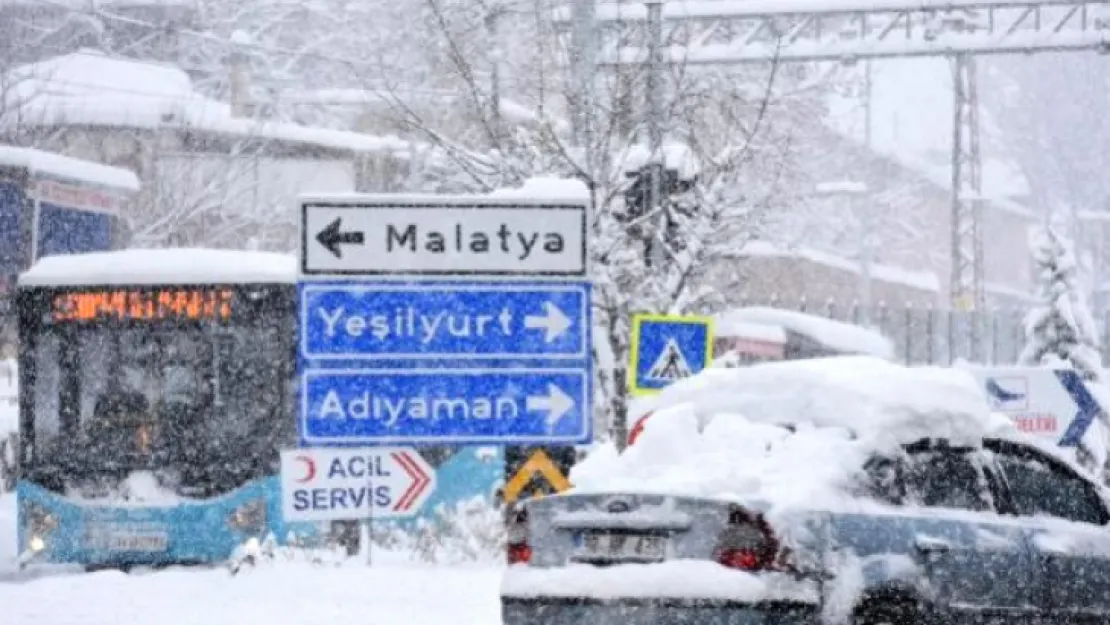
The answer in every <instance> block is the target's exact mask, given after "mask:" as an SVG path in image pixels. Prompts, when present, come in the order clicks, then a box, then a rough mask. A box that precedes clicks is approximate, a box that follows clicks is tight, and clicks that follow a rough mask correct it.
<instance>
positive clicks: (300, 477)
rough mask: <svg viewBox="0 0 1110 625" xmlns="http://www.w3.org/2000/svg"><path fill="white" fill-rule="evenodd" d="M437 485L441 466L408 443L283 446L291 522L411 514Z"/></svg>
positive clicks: (284, 497) (285, 503)
mask: <svg viewBox="0 0 1110 625" xmlns="http://www.w3.org/2000/svg"><path fill="white" fill-rule="evenodd" d="M435 487H436V472H435V469H434V468H432V466H431V465H430V464H428V462H427V461H426V460H424V458H423V457H421V456H420V454H418V453H416V451H414V450H412V449H408V448H403V447H375V448H372V449H291V450H285V451H282V452H281V507H282V515H283V517H284V519H285V521H286V522H296V521H344V520H356V519H367V518H375V519H385V518H398V517H410V516H413V515H415V514H416V513H417V512H418V511H419V510H420V508H421V506H423V505H424V502H425V501H426V500H427V499H428V497H429V496H430V495H431V494H432V492H433V491H434V490H435Z"/></svg>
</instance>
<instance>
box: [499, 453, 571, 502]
mask: <svg viewBox="0 0 1110 625" xmlns="http://www.w3.org/2000/svg"><path fill="white" fill-rule="evenodd" d="M537 475H539V476H541V477H543V478H544V479H545V480H547V483H548V484H549V485H550V486H551V489H552V490H554V491H555V492H556V493H561V492H563V491H564V490H566V489H568V488H570V480H568V479H567V478H566V476H565V475H563V472H562V471H561V470H560V469H559V467H558V465H556V464H555V461H553V460H552V459H551V456H549V455H547V453H546V452H544V451H543V450H542V449H537V450H536V451H534V452H532V455H531V456H529V457H528V460H527V461H526V462H525V463H524V464H522V465H520V468H519V469H517V471H516V474H514V475H513V477H512V479H510V480H509V481H508V482H506V483H505V488H504V490H503V491H502V496H503V497H504V499H505V503H513V502H515V501H517V500H518V499H520V496H521V495H522V494H523V493H524V489H525V488H527V487H528V485H529V484H532V483H533V479H534V478H535V477H536V476H537ZM534 490H536V491H538V494H541V495H542V491H540V489H534ZM533 494H536V493H533Z"/></svg>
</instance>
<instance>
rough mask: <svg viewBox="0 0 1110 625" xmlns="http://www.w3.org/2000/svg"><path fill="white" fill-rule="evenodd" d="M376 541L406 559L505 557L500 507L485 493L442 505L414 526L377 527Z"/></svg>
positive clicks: (479, 560) (491, 560)
mask: <svg viewBox="0 0 1110 625" xmlns="http://www.w3.org/2000/svg"><path fill="white" fill-rule="evenodd" d="M372 538H373V542H374V544H375V545H377V546H379V547H381V548H383V549H385V550H387V551H389V552H392V553H393V554H395V555H397V556H399V557H400V558H401V559H403V560H407V561H410V562H425V563H436V564H449V565H455V564H461V563H484V564H496V563H500V562H503V561H504V559H505V523H504V519H503V518H502V516H501V511H500V509H499V508H498V507H497V506H494V505H491V504H490V502H489V500H487V499H486V498H484V497H475V498H473V499H471V500H469V501H461V502H458V503H457V504H456V505H454V506H452V507H449V508H448V507H446V506H444V505H442V504H441V505H440V506H438V507H437V508H436V510H435V513H434V516H433V517H432V518H431V519H430V520H429V519H425V518H421V519H418V520H417V521H416V523H415V525H414V526H404V527H389V526H387V527H386V528H383V529H378V528H375V530H374V533H373V536H372Z"/></svg>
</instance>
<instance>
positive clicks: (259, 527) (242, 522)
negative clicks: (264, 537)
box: [227, 499, 266, 534]
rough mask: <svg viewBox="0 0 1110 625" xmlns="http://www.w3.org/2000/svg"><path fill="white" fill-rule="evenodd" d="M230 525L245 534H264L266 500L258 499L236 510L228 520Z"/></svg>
mask: <svg viewBox="0 0 1110 625" xmlns="http://www.w3.org/2000/svg"><path fill="white" fill-rule="evenodd" d="M227 522H228V525H230V526H231V527H233V528H235V529H237V530H239V531H240V532H243V533H245V534H262V533H264V532H265V531H266V500H265V499H256V500H254V501H251V502H248V503H245V504H243V505H241V506H239V507H238V508H236V509H235V511H234V512H232V513H231V516H230V517H228V519H227Z"/></svg>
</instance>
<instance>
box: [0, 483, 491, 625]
mask: <svg viewBox="0 0 1110 625" xmlns="http://www.w3.org/2000/svg"><path fill="white" fill-rule="evenodd" d="M14 499H15V498H14V497H13V496H11V495H4V496H3V497H0V562H3V563H4V564H3V568H4V569H7V570H5V571H3V572H4V573H10V572H11V553H10V549H11V547H12V546H13V545H14V543H15V540H14V536H11V532H13V531H14V526H15V524H14V513H15V505H14ZM375 555H377V554H375ZM379 559H381V560H384V561H382V562H380V563H376V564H374V565H373V566H366V565H365V564H364V563H363V562H362V561H359V560H350V561H348V562H347V563H346V564H345V565H343V566H341V567H334V566H330V565H321V566H313V565H310V564H304V563H281V564H273V565H270V566H268V567H260V568H256V569H250V570H245V571H244V572H242V573H240V574H239V575H238V576H235V577H231V576H230V575H229V573H228V572H227V570H225V569H222V568H221V569H211V570H205V569H172V570H166V571H159V572H137V573H132V574H130V575H128V574H124V573H120V572H118V571H102V572H97V573H87V574H75V575H58V576H50V577H39V578H35V579H29V580H26V581H5V582H0V606H2V611H3V617H4V618H3V622H4V623H7V624H11V625H21V624H24V623H27V624H30V623H37V624H39V625H148V624H150V623H152V622H156V623H159V624H161V625H193V624H195V625H213V624H217V623H240V624H246V623H266V624H267V625H285V624H289V625H294V624H295V625H314V624H317V623H319V624H321V625H323V624H327V625H332V624H334V623H351V622H359V623H367V624H372V625H439V624H442V623H457V624H458V625H495V624H496V623H499V622H500V616H499V607H498V601H497V588H498V584H499V583H500V579H501V571H500V569H498V568H496V567H492V566H479V565H476V566H473V567H466V566H454V567H448V566H433V565H422V564H410V563H407V562H398V561H397V560H396V557H394V558H389V556H388V555H385V556H383V557H381V558H379ZM0 577H3V576H2V575H0ZM152 618H153V619H154V620H152Z"/></svg>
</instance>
